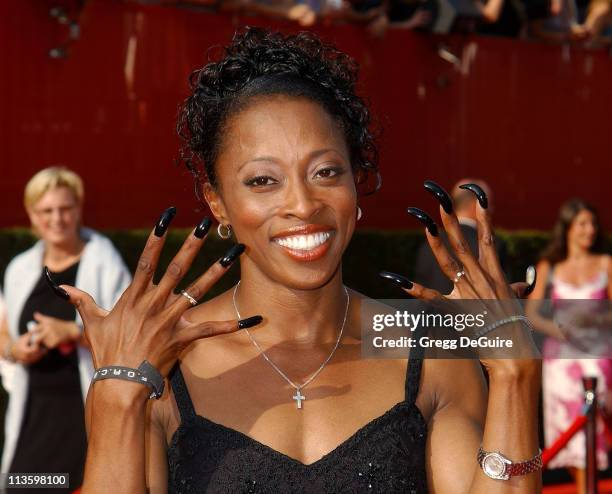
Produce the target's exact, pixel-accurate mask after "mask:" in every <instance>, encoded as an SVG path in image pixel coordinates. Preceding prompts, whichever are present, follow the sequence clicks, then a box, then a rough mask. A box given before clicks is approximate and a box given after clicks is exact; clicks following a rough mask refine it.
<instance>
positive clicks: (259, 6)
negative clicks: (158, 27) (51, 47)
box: [163, 0, 612, 47]
mask: <svg viewBox="0 0 612 494" xmlns="http://www.w3.org/2000/svg"><path fill="white" fill-rule="evenodd" d="M163 3H176V2H168V1H166V2H163ZM180 3H181V4H185V5H187V6H190V5H195V6H203V7H207V8H210V9H214V10H216V11H220V12H226V13H236V12H237V13H241V14H254V15H265V16H271V17H275V18H281V19H288V20H291V21H294V22H296V23H298V24H299V25H301V26H312V25H313V24H315V23H327V24H330V23H346V22H349V23H358V24H363V25H366V26H367V29H368V31H369V32H370V33H371V34H372V35H373V36H376V37H382V36H384V35H385V33H386V32H387V31H388V30H389V29H415V30H418V31H422V32H434V33H453V32H459V33H479V34H486V35H497V36H509V37H518V38H529V39H540V40H545V41H548V42H579V43H585V44H587V45H589V46H592V47H597V46H604V45H608V44H610V41H612V0H191V1H189V2H180Z"/></svg>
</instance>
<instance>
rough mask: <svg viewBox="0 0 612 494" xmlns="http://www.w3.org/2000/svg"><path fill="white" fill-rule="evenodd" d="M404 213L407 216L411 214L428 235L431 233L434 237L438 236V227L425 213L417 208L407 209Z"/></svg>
mask: <svg viewBox="0 0 612 494" xmlns="http://www.w3.org/2000/svg"><path fill="white" fill-rule="evenodd" d="M406 211H407V212H408V214H411V215H412V216H414V217H415V218H416V219H417V220H419V221H420V222H421V223H423V224H424V225H425V227H426V228H427V230H428V231H429V233H431V234H432V235H433V236H434V237H437V236H438V225H436V222H435V221H434V220H432V219H431V216H429V215H428V214H427V213H426V212H425V211H423V210H422V209H419V208H412V207H410V208H408V209H407V210H406Z"/></svg>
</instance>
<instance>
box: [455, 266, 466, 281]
mask: <svg viewBox="0 0 612 494" xmlns="http://www.w3.org/2000/svg"><path fill="white" fill-rule="evenodd" d="M463 276H465V271H464V270H463V269H462V270H461V271H457V274H456V275H455V277H454V278H453V283H459V280H460V279H461V278H462V277H463Z"/></svg>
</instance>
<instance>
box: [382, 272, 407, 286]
mask: <svg viewBox="0 0 612 494" xmlns="http://www.w3.org/2000/svg"><path fill="white" fill-rule="evenodd" d="M378 276H380V277H381V278H385V279H387V280H391V281H393V282H394V283H396V284H398V285H399V286H401V287H402V288H406V289H408V290H410V289H411V288H412V281H410V280H409V279H408V278H405V277H404V276H402V275H401V274H395V273H390V272H389V271H381V272H380V273H378Z"/></svg>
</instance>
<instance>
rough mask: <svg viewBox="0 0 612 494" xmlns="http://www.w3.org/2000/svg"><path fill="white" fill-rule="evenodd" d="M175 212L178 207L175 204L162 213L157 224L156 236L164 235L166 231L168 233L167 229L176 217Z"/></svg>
mask: <svg viewBox="0 0 612 494" xmlns="http://www.w3.org/2000/svg"><path fill="white" fill-rule="evenodd" d="M175 214H176V208H175V207H174V206H171V207H169V208H168V209H166V210H165V211H164V212H163V213H162V215H161V216H160V217H159V221H158V222H157V225H155V232H154V233H155V236H156V237H163V236H164V233H166V230H167V229H168V227H169V226H170V222H171V221H172V218H174V215H175Z"/></svg>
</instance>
